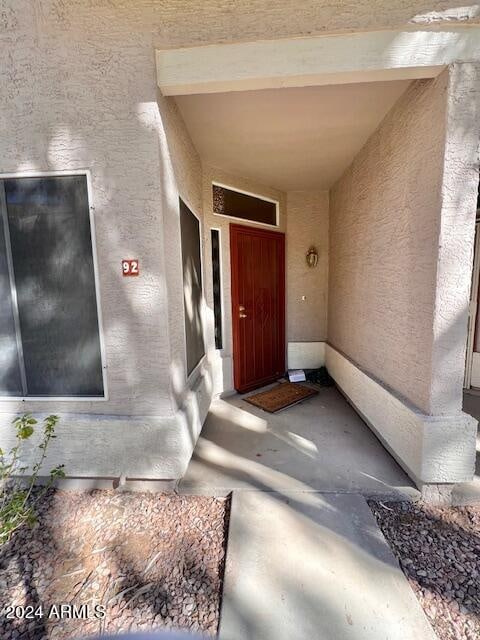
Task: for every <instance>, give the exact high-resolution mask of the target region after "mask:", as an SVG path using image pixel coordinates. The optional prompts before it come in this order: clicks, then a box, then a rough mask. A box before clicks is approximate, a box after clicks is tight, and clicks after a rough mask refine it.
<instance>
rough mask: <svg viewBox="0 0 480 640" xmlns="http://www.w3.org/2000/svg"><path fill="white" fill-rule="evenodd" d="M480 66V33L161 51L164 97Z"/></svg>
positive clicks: (359, 36)
mask: <svg viewBox="0 0 480 640" xmlns="http://www.w3.org/2000/svg"><path fill="white" fill-rule="evenodd" d="M478 60H480V27H472V26H449V27H448V31H447V30H445V31H443V30H437V31H434V30H431V31H429V30H427V29H426V28H424V29H423V30H422V31H420V30H412V31H376V32H367V33H349V34H337V35H328V36H314V37H310V38H286V39H281V40H261V41H257V42H243V43H236V44H216V45H207V46H198V47H187V48H183V49H163V50H157V51H156V64H157V82H158V86H159V87H160V89H161V91H162V93H163V95H188V94H194V93H216V92H222V91H245V90H254V89H272V88H281V87H300V86H309V85H327V84H345V83H352V82H374V81H380V80H400V79H415V78H432V77H435V76H437V75H438V74H439V73H440V72H441V70H442V69H443V68H444V67H445V66H446V65H448V64H451V63H453V62H458V61H465V62H466V61H468V62H471V61H478Z"/></svg>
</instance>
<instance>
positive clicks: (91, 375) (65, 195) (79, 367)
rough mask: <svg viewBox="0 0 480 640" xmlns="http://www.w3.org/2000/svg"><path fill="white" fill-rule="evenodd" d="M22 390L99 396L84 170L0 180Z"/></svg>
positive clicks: (38, 393)
mask: <svg viewBox="0 0 480 640" xmlns="http://www.w3.org/2000/svg"><path fill="white" fill-rule="evenodd" d="M3 188H4V190H5V202H6V210H7V217H8V227H9V235H10V243H11V253H12V259H13V272H14V281H15V288H16V296H17V304H18V316H19V320H20V323H19V324H20V333H21V344H22V349H23V361H24V368H25V376H26V387H27V388H26V394H25V395H32V396H89V397H90V396H103V380H102V363H101V354H100V337H99V329H98V317H97V303H96V296H95V277H94V268H93V255H92V243H91V235H90V218H89V206H88V195H87V181H86V177H85V176H58V177H57V176H55V177H42V178H15V179H8V180H4V181H3Z"/></svg>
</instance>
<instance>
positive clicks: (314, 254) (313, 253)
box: [306, 246, 318, 268]
mask: <svg viewBox="0 0 480 640" xmlns="http://www.w3.org/2000/svg"><path fill="white" fill-rule="evenodd" d="M306 259H307V265H308V266H309V267H311V268H313V267H316V266H317V264H318V251H317V250H316V248H315V247H314V246H311V247H310V249H309V250H308V251H307V255H306Z"/></svg>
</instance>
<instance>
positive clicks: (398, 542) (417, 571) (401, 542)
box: [369, 502, 480, 640]
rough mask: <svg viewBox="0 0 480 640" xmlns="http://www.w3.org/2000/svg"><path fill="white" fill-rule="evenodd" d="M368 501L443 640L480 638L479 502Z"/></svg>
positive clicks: (440, 639)
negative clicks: (455, 504) (451, 504)
mask: <svg viewBox="0 0 480 640" xmlns="http://www.w3.org/2000/svg"><path fill="white" fill-rule="evenodd" d="M369 504H370V507H371V509H372V511H373V512H374V514H375V516H376V518H377V522H378V524H379V526H380V528H381V530H382V532H383V535H384V536H385V538H386V539H387V541H388V542H389V544H390V546H391V548H392V550H393V552H394V554H395V555H396V557H397V558H398V560H399V561H400V566H401V567H402V569H403V572H404V573H405V575H406V576H407V578H408V580H409V582H410V584H411V586H412V588H413V589H414V591H415V593H416V595H417V597H418V599H419V601H420V603H421V605H422V607H423V609H424V611H425V614H426V615H427V618H428V619H429V620H430V623H431V624H432V626H433V628H434V630H435V632H436V634H437V635H438V637H439V640H478V639H479V638H480V578H479V573H480V507H478V506H475V507H473V506H469V507H450V508H446V507H445V508H439V507H432V506H429V505H424V504H421V503H416V504H412V503H382V502H370V503H369Z"/></svg>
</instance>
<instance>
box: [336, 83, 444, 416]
mask: <svg viewBox="0 0 480 640" xmlns="http://www.w3.org/2000/svg"><path fill="white" fill-rule="evenodd" d="M447 86H448V72H445V73H443V74H441V76H439V78H437V79H435V80H433V81H430V80H425V81H416V82H414V83H412V85H411V86H410V87H409V88H408V89H407V91H406V93H405V94H404V95H403V96H402V97H401V98H400V99H399V101H398V102H397V103H396V105H395V106H394V108H393V109H392V110H391V111H390V113H389V114H388V115H387V116H386V118H385V119H384V121H383V122H382V123H381V125H380V126H379V128H378V129H377V130H376V132H375V133H374V134H373V135H372V136H371V138H370V139H369V141H368V142H367V143H366V145H365V146H364V147H363V149H362V150H361V151H360V153H359V154H358V155H357V156H356V158H355V160H354V162H353V163H352V165H351V166H350V168H349V169H348V170H347V171H346V173H345V174H344V175H343V176H342V178H341V179H340V180H339V181H338V182H337V184H336V185H335V186H334V188H333V189H332V191H331V194H330V211H331V215H330V275H329V315H328V326H329V335H328V339H329V342H330V344H332V346H334V347H335V348H336V349H338V350H340V351H341V352H343V353H345V354H346V355H347V356H348V357H349V358H351V359H352V360H353V361H354V362H356V363H358V364H359V365H360V366H361V367H362V368H363V369H365V370H366V371H367V373H369V374H371V375H373V376H374V377H376V378H378V379H380V380H381V381H382V382H383V383H384V384H386V385H388V386H389V387H391V388H393V389H394V390H395V391H396V392H397V393H399V394H400V395H402V396H404V397H406V398H408V399H409V400H410V402H412V403H413V404H414V405H416V406H418V407H419V408H420V409H422V410H424V411H426V412H427V413H428V412H429V411H430V388H431V360H432V323H433V315H434V292H435V278H436V262H437V254H438V247H437V243H438V232H439V222H440V216H439V212H440V188H441V181H442V171H443V157H444V145H445V121H446V104H447V100H446V95H447Z"/></svg>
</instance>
